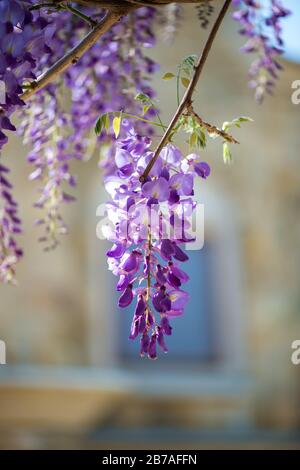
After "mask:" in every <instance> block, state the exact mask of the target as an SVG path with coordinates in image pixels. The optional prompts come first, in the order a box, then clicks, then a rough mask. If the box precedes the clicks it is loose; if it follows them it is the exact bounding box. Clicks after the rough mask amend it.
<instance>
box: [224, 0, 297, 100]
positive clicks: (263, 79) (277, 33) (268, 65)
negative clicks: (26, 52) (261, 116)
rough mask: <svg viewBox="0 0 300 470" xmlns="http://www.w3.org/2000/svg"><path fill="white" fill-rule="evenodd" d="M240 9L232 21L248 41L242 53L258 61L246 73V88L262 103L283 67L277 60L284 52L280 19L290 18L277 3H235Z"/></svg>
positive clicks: (244, 0)
mask: <svg viewBox="0 0 300 470" xmlns="http://www.w3.org/2000/svg"><path fill="white" fill-rule="evenodd" d="M233 3H234V5H235V6H236V7H238V8H239V10H237V11H235V12H234V14H233V18H234V19H235V20H236V21H238V22H239V23H240V25H241V26H242V28H241V29H240V31H239V32H240V34H241V35H242V36H245V37H246V38H247V43H246V44H245V45H244V47H242V52H245V53H255V54H257V59H256V60H255V61H254V62H253V63H252V64H251V67H250V70H249V76H250V82H249V86H250V87H251V88H254V89H255V97H256V99H257V101H259V102H261V101H262V100H263V98H264V95H265V93H266V92H267V93H270V94H271V93H272V91H273V88H274V85H275V80H276V79H277V78H278V72H279V71H280V70H281V69H282V65H281V64H280V63H279V62H278V60H277V58H278V57H279V56H280V55H281V54H282V53H283V48H282V46H283V40H282V34H281V33H282V27H281V23H282V19H284V18H286V17H287V16H288V15H290V13H291V12H290V11H289V10H287V9H286V8H285V7H284V6H283V4H282V2H281V1H280V0H268V2H267V3H269V4H268V5H264V4H262V2H259V1H256V0H234V1H233Z"/></svg>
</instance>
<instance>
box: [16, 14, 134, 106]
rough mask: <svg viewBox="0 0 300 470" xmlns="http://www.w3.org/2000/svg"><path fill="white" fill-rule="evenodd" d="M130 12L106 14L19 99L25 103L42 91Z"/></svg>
mask: <svg viewBox="0 0 300 470" xmlns="http://www.w3.org/2000/svg"><path fill="white" fill-rule="evenodd" d="M129 11H130V10H124V8H120V9H119V10H115V11H110V12H108V13H107V14H106V15H105V17H104V18H103V19H102V20H101V21H100V22H99V23H98V24H97V26H95V27H94V28H93V29H92V30H91V31H90V32H89V33H88V34H87V35H86V36H85V37H84V38H83V39H82V40H81V41H80V42H79V44H77V46H75V47H74V48H73V49H71V50H70V51H69V52H67V54H66V55H64V56H63V57H62V58H61V59H59V60H58V61H57V62H55V64H53V65H52V67H50V68H49V69H48V70H47V71H46V72H45V73H43V74H42V75H41V76H40V77H38V79H37V80H36V81H34V82H32V83H31V84H30V88H28V89H27V90H26V91H25V92H24V93H23V94H22V95H21V99H22V100H24V101H26V100H28V99H29V98H30V97H31V96H32V95H34V94H35V93H36V92H38V91H40V90H42V89H43V88H44V87H45V86H46V85H48V84H49V83H51V82H52V81H53V80H54V79H55V78H56V77H57V76H58V75H60V74H61V73H62V72H64V71H65V70H66V69H67V68H68V67H69V66H70V65H72V64H76V63H77V62H78V60H79V59H80V58H81V57H82V56H83V54H84V53H85V52H86V51H88V50H89V49H90V48H91V47H92V46H93V45H94V44H95V43H96V42H97V41H98V39H99V38H100V37H101V36H103V34H105V33H106V32H107V31H108V30H109V29H110V28H111V27H112V26H113V25H114V24H115V23H117V22H118V21H119V20H120V19H121V18H122V16H123V15H124V14H126V13H128V12H129Z"/></svg>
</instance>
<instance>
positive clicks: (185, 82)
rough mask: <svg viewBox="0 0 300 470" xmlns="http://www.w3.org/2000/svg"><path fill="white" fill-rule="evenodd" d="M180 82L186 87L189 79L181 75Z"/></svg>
mask: <svg viewBox="0 0 300 470" xmlns="http://www.w3.org/2000/svg"><path fill="white" fill-rule="evenodd" d="M181 83H182V85H183V86H184V87H185V88H187V87H188V86H189V84H190V80H189V79H188V78H186V77H181Z"/></svg>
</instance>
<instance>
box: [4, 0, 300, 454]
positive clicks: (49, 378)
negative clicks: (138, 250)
mask: <svg viewBox="0 0 300 470" xmlns="http://www.w3.org/2000/svg"><path fill="white" fill-rule="evenodd" d="M236 30H237V27H236V25H235V24H234V22H233V21H232V20H231V19H230V18H227V19H226V21H225V24H224V27H223V30H222V31H221V33H220V34H219V37H218V39H217V40H216V42H215V44H214V47H213V51H212V54H211V56H210V58H209V60H208V62H207V66H206V69H205V71H204V73H203V78H202V80H201V82H200V84H199V85H198V87H197V88H198V92H197V95H196V107H197V109H198V110H199V114H200V115H201V116H202V117H203V118H204V119H205V120H207V121H208V122H212V123H214V124H216V125H221V124H222V122H223V121H225V120H231V119H232V118H235V117H237V116H240V115H246V116H251V117H252V118H253V119H254V122H253V123H251V124H245V126H244V127H243V129H240V130H237V131H236V132H235V135H236V137H237V138H238V140H240V142H241V145H239V146H237V147H235V148H234V149H233V151H234V165H232V166H224V164H223V162H222V150H221V144H220V143H217V142H212V143H210V144H209V146H208V150H207V152H206V153H205V155H204V154H203V159H204V160H206V161H208V162H209V163H210V165H211V167H212V175H211V176H210V177H209V179H208V180H207V181H204V182H201V183H200V185H199V187H198V188H197V198H198V200H199V202H203V203H204V204H205V246H204V249H203V250H202V251H201V252H194V253H192V255H191V261H190V264H189V272H190V273H191V274H192V275H193V281H192V283H191V285H190V287H189V289H190V292H191V294H192V302H191V305H190V306H189V309H188V311H187V313H186V315H185V317H183V318H179V319H176V320H174V331H175V332H176V335H177V336H176V337H174V338H173V339H172V342H170V353H169V355H164V356H161V357H160V358H159V359H158V361H155V362H150V361H147V360H145V359H143V360H142V359H140V358H139V357H138V344H133V345H130V346H129V345H128V342H127V339H126V338H127V336H128V324H129V316H130V311H128V312H121V311H119V310H118V308H117V307H116V303H115V300H116V296H115V293H114V283H115V278H113V276H112V275H111V273H108V272H107V269H106V261H105V251H106V249H107V245H106V244H105V243H104V242H103V241H100V240H98V239H97V238H96V234H95V230H96V224H97V221H98V220H97V217H96V208H97V206H98V204H99V202H103V201H105V199H106V196H105V194H104V193H103V185H102V182H101V173H100V171H99V170H98V169H97V159H93V160H91V161H89V162H87V163H84V164H82V163H77V164H76V166H74V172H77V174H78V175H79V185H78V188H77V191H76V193H77V196H78V202H77V203H76V204H74V205H70V206H68V208H67V210H66V218H67V219H68V223H69V227H70V234H69V235H68V236H67V237H66V238H65V239H64V240H63V243H62V245H61V246H60V247H59V248H58V249H57V250H56V251H55V252H53V253H51V254H48V253H43V252H42V249H41V247H40V246H39V245H38V243H37V241H36V240H37V237H38V230H37V229H34V228H32V225H33V221H34V219H35V218H36V213H35V212H36V211H35V210H34V209H32V203H33V201H34V197H35V193H34V187H33V186H34V185H33V184H32V183H29V182H28V181H27V175H28V173H29V168H28V165H27V163H26V152H27V150H28V149H26V148H25V147H24V146H23V145H22V143H21V139H17V138H12V139H11V140H10V143H9V145H8V146H7V148H6V149H5V153H6V158H7V159H9V160H10V164H11V166H12V169H13V179H14V184H15V186H16V195H17V196H18V199H19V200H20V201H21V208H22V211H23V213H24V214H26V218H25V220H24V226H25V233H24V235H23V236H22V242H23V246H24V248H25V252H26V256H25V258H24V260H23V261H22V263H21V265H20V267H19V273H18V280H19V286H18V287H17V288H15V287H10V286H0V296H1V304H0V325H1V326H0V338H1V339H3V340H4V341H5V342H6V345H7V363H8V364H7V365H6V366H0V447H1V448H35V449H38V448H104V449H105V448H110V449H112V448H114V447H115V448H132V449H135V448H138V447H140V448H151V447H153V448H157V449H158V448H161V449H163V448H168V447H169V448H172V447H173V448H189V447H190V448H218V447H220V446H221V447H225V448H230V447H232V448H238V447H240V448H247V447H260V448H270V447H274V448H282V447H287V448H295V447H296V448H297V447H300V436H299V424H300V397H299V391H300V366H295V365H293V364H292V363H291V352H292V350H291V343H292V342H293V341H294V340H295V339H300V316H299V309H300V289H299V287H300V286H299V272H300V252H299V240H300V218H299V216H300V210H299V208H300V159H299V148H300V132H299V124H300V105H299V106H296V105H293V104H292V102H291V84H292V82H293V81H294V80H297V79H298V80H299V79H300V65H299V64H296V63H293V62H288V61H285V63H284V67H285V70H284V72H283V73H282V74H281V78H280V81H279V83H278V85H277V87H276V95H275V96H274V97H273V98H267V100H266V102H265V103H264V104H263V105H262V106H258V105H257V104H256V103H255V102H254V100H253V97H252V94H251V91H249V89H248V88H247V85H246V80H247V77H246V74H247V69H248V66H249V61H248V58H246V57H244V56H242V55H241V54H240V53H239V47H240V45H241V43H240V40H239V38H238V36H237V34H236ZM206 34H207V33H206V32H205V31H202V30H201V28H200V25H199V22H198V21H197V18H196V14H195V10H194V8H193V7H186V8H184V19H183V21H182V24H181V27H180V29H179V31H178V33H177V34H176V37H175V39H174V43H173V44H171V45H170V44H162V43H161V42H160V43H159V46H158V47H156V48H155V49H154V50H153V51H149V53H150V54H151V56H152V57H153V58H154V59H155V60H157V61H158V62H159V63H160V64H162V66H161V70H160V71H159V72H158V73H157V75H156V78H155V84H154V85H155V88H156V89H157V90H158V99H159V106H160V108H161V112H162V117H163V119H164V120H165V121H166V122H168V120H169V119H170V117H171V115H172V113H173V112H174V106H175V90H174V86H173V84H172V83H171V82H165V81H162V80H161V76H162V75H163V74H164V73H165V72H167V71H174V70H176V66H177V64H178V63H179V62H180V61H181V60H182V58H183V57H184V56H185V55H188V54H191V53H198V51H199V48H200V46H201V44H202V43H203V41H204V39H205V36H206ZM299 39H300V38H299V33H298V45H299ZM299 56H300V54H299ZM184 146H185V144H184V143H183V142H182V147H183V148H185V147H184Z"/></svg>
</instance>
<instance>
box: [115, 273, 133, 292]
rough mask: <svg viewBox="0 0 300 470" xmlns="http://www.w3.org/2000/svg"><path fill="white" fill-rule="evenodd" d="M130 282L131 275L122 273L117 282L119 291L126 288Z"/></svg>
mask: <svg viewBox="0 0 300 470" xmlns="http://www.w3.org/2000/svg"><path fill="white" fill-rule="evenodd" d="M129 283H130V277H129V276H127V275H125V274H121V276H120V279H119V281H118V283H117V291H122V290H124V289H126V287H127V286H128V284H129Z"/></svg>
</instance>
